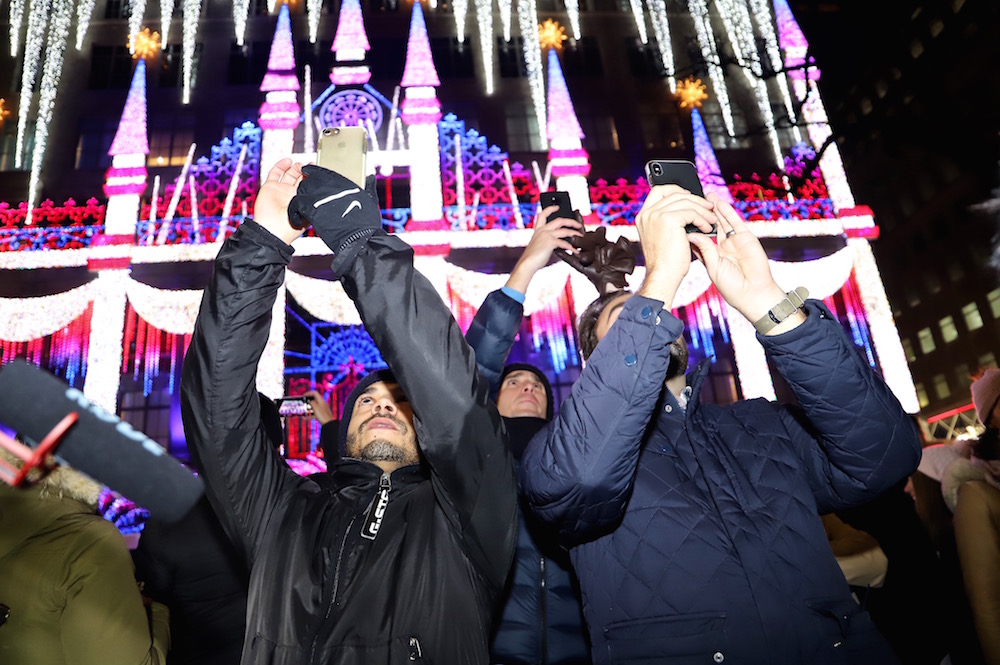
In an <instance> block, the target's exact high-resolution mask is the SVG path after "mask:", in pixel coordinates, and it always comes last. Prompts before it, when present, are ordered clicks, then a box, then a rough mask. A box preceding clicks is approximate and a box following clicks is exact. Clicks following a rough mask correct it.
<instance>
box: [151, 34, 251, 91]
mask: <svg viewBox="0 0 1000 665" xmlns="http://www.w3.org/2000/svg"><path fill="white" fill-rule="evenodd" d="M200 65H201V44H200V43H198V44H195V45H194V55H193V58H192V61H191V87H192V89H193V88H195V87H196V86H197V84H198V69H199V66H200ZM183 67H184V55H183V49H182V47H181V45H180V44H167V48H165V49H163V50H162V51H161V52H160V87H161V88H180V87H183V85H184V74H183ZM261 78H263V77H261ZM258 83H259V81H258Z"/></svg>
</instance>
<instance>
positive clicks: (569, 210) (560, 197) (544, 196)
mask: <svg viewBox="0 0 1000 665" xmlns="http://www.w3.org/2000/svg"><path fill="white" fill-rule="evenodd" d="M538 205H540V206H541V207H542V208H548V207H550V206H559V210H556V211H555V213H553V214H552V216H551V217H550V219H556V218H558V217H564V218H566V219H576V211H575V210H573V204H572V203H570V200H569V192H560V191H555V192H541V193H540V194H539V195H538Z"/></svg>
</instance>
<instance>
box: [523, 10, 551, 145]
mask: <svg viewBox="0 0 1000 665" xmlns="http://www.w3.org/2000/svg"><path fill="white" fill-rule="evenodd" d="M517 25H518V28H519V29H520V30H521V41H522V42H523V46H524V66H525V69H527V70H528V86H529V88H530V89H531V102H532V104H534V106H535V119H536V121H537V122H538V136H539V138H540V139H541V143H542V148H543V149H547V148H548V144H549V140H548V138H547V137H546V136H545V128H546V127H547V126H548V125H547V123H546V109H545V70H544V69H543V68H542V47H541V45H540V44H539V42H538V8H537V6H536V5H535V0H517Z"/></svg>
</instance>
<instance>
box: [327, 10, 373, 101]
mask: <svg viewBox="0 0 1000 665" xmlns="http://www.w3.org/2000/svg"><path fill="white" fill-rule="evenodd" d="M371 48H372V47H371V44H370V43H369V42H368V33H367V32H365V22H364V17H363V16H362V14H361V3H360V1H359V0H344V1H343V2H342V3H341V5H340V18H339V19H338V20H337V34H336V35H335V36H334V38H333V45H332V46H331V47H330V50H331V51H333V53H334V58H335V59H336V64H335V65H334V66H333V70H332V71H331V72H330V83H333V84H334V85H364V84H365V83H368V81H369V80H370V79H371V77H372V73H371V70H369V69H368V65H367V64H366V63H365V54H366V53H367V52H368V51H370V50H371ZM342 63H343V64H342Z"/></svg>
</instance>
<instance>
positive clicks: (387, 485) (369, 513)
mask: <svg viewBox="0 0 1000 665" xmlns="http://www.w3.org/2000/svg"><path fill="white" fill-rule="evenodd" d="M390 490H392V479H391V478H390V477H389V474H388V473H383V474H382V476H381V477H380V478H379V480H378V491H377V492H375V496H373V497H372V500H371V503H369V504H368V508H367V509H366V510H365V526H364V527H363V529H367V528H368V525H369V524H370V523H371V522H372V520H373V519H377V522H378V524H379V525H381V523H382V517H381V516H377V517H376V514H375V513H376V511H377V506H378V505H379V504H380V499H381V502H382V503H384V506H387V505H388V503H389V492H390ZM384 506H383V510H384ZM383 514H384V513H383ZM357 519H358V516H357V515H355V516H354V517H352V518H351V521H350V523H349V524H348V525H347V530H346V531H345V532H344V539H343V540H341V541H340V551H339V552H337V566H336V568H335V569H334V573H333V593H332V594H331V597H330V603H329V604H328V605H327V607H326V614H325V615H324V616H323V622H322V623H321V624H320V626H321V627H322V626H325V625H326V623H327V621H329V620H330V615H331V614H333V608H334V607H335V606H336V605H337V592H338V591H339V590H340V565H341V564H342V563H343V560H344V548H345V547H346V546H347V538H348V537H349V536H350V535H351V529H352V528H353V527H354V522H356V521H357ZM362 535H364V531H363V532H362ZM375 535H378V528H376V529H375ZM375 535H373V536H371V540H375ZM319 638H320V633H319V631H317V632H316V636H315V637H313V643H312V648H311V649H310V650H309V662H310V663H311V662H314V659H315V658H316V646H317V644H318V643H319Z"/></svg>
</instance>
